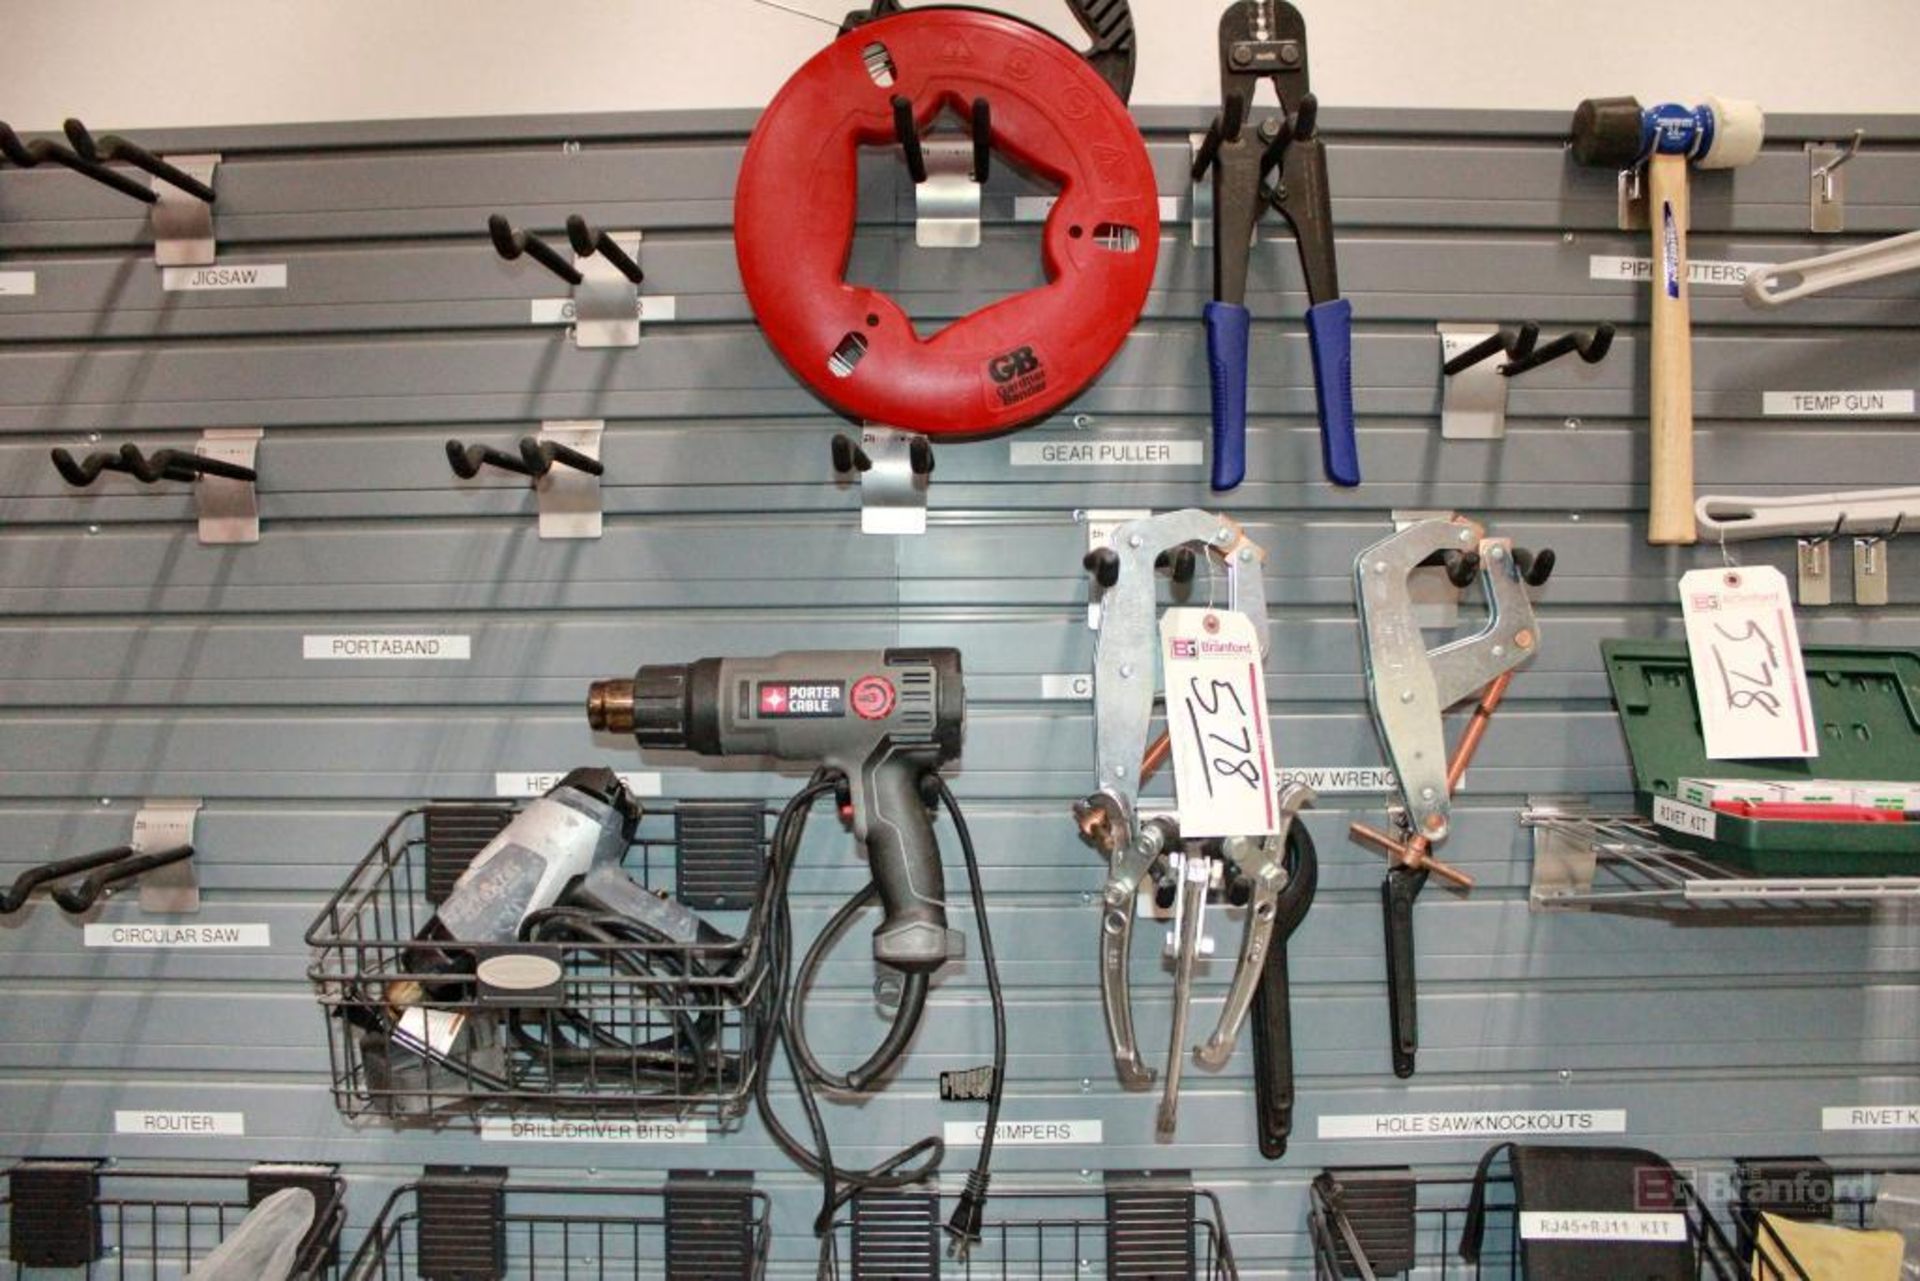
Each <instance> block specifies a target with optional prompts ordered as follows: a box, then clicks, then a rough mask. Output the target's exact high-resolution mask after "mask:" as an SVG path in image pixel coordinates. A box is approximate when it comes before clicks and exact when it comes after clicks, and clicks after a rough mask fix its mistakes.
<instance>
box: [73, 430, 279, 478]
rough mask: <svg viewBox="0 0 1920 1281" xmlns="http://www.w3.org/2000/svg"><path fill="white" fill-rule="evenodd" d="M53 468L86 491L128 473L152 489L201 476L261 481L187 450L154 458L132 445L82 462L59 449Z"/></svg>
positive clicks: (163, 452)
mask: <svg viewBox="0 0 1920 1281" xmlns="http://www.w3.org/2000/svg"><path fill="white" fill-rule="evenodd" d="M53 466H54V470H56V471H58V472H59V473H60V476H61V479H63V480H65V481H66V482H67V483H68V484H69V485H77V486H80V487H82V488H84V487H86V486H88V485H91V484H92V483H93V482H94V481H95V480H97V479H99V477H100V473H101V472H103V471H117V472H125V473H126V474H128V475H129V476H132V477H133V478H134V479H136V480H138V481H141V482H142V483H144V484H148V485H151V484H153V483H155V482H156V481H162V480H184V481H195V480H198V479H200V477H201V476H220V477H224V478H225V479H227V480H239V481H246V482H247V483H249V484H252V483H254V482H257V481H258V480H259V479H260V476H259V473H258V472H256V471H254V469H253V468H251V467H242V466H241V465H240V464H239V463H230V462H226V461H224V460H223V459H219V458H206V457H202V456H201V455H199V454H195V453H189V452H187V451H185V450H180V449H156V450H155V451H154V452H153V453H152V454H142V453H141V452H140V447H139V446H138V445H136V444H134V443H133V442H132V441H128V442H127V443H126V444H124V445H122V446H120V448H119V450H118V451H117V452H114V453H98V454H88V455H87V456H86V458H85V459H84V460H79V461H76V460H75V459H74V456H73V455H72V454H71V453H70V452H68V451H67V450H65V449H57V448H56V449H55V450H53Z"/></svg>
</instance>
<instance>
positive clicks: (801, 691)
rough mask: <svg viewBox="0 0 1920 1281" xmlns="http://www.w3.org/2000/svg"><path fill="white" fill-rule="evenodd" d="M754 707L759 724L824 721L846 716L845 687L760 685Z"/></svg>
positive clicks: (827, 683)
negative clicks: (761, 722) (757, 714)
mask: <svg viewBox="0 0 1920 1281" xmlns="http://www.w3.org/2000/svg"><path fill="white" fill-rule="evenodd" d="M754 706H755V707H756V708H758V709H759V714H760V719H762V720H808V719H824V718H826V717H830V716H845V715H846V714H847V687H846V686H845V685H844V684H842V683H841V682H839V681H814V682H811V683H807V684H801V683H799V682H797V681H761V682H760V684H759V686H758V688H757V689H756V690H755V693H754Z"/></svg>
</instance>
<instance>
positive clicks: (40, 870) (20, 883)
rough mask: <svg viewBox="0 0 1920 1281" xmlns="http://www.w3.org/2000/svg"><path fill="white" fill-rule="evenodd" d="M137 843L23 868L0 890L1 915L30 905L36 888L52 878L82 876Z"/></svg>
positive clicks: (113, 860)
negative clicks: (9, 883) (23, 869)
mask: <svg viewBox="0 0 1920 1281" xmlns="http://www.w3.org/2000/svg"><path fill="white" fill-rule="evenodd" d="M132 853H133V846H131V845H116V846H114V847H113V848H112V849H108V850H96V851H95V852H93V853H92V854H82V855H80V856H79V857H77V858H68V859H61V860H60V861H59V862H57V863H42V864H41V865H40V866H39V867H30V868H28V869H27V870H26V871H24V872H22V873H21V874H20V875H19V877H18V878H17V879H15V881H14V882H13V884H12V885H10V886H8V887H7V888H6V889H4V890H0V916H7V915H11V914H12V913H14V912H17V911H19V910H20V909H21V908H23V907H25V906H26V905H27V900H28V899H29V898H31V897H33V892H34V891H35V890H37V889H39V888H40V887H41V886H42V885H45V884H47V883H49V882H51V881H64V880H66V879H67V878H68V877H69V876H78V875H79V874H80V873H82V872H91V871H93V870H94V869H95V868H97V867H104V866H106V865H107V864H109V863H116V862H118V861H119V860H121V859H123V858H127V857H129V856H131V855H132Z"/></svg>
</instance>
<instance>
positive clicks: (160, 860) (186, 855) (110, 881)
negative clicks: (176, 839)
mask: <svg viewBox="0 0 1920 1281" xmlns="http://www.w3.org/2000/svg"><path fill="white" fill-rule="evenodd" d="M192 857H193V846H191V845H176V846H174V847H173V848H171V849H164V850H156V851H155V852H153V853H151V854H135V855H133V856H132V857H131V858H121V859H118V860H116V861H114V862H112V863H108V864H107V865H106V866H104V867H102V868H100V869H99V870H98V871H95V872H93V873H91V874H89V875H88V876H87V878H86V879H85V880H82V881H80V882H78V883H77V884H74V885H68V886H64V887H62V888H61V889H57V890H55V891H54V892H53V901H54V902H56V903H58V904H59V905H60V906H61V907H62V908H64V909H65V910H67V911H69V912H72V913H74V914H75V915H78V914H80V913H81V912H84V911H86V910H87V909H88V908H90V907H92V906H93V905H94V904H95V903H96V902H98V901H99V899H100V896H101V895H102V894H104V893H106V892H107V890H109V889H111V888H112V887H113V886H115V885H118V884H120V882H122V881H128V880H132V879H133V878H134V877H136V876H139V875H141V874H142V873H145V872H151V871H154V870H155V869H157V868H162V867H168V866H170V865H172V864H174V863H179V862H181V861H183V860H185V859H190V858H192Z"/></svg>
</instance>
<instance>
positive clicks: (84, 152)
mask: <svg viewBox="0 0 1920 1281" xmlns="http://www.w3.org/2000/svg"><path fill="white" fill-rule="evenodd" d="M63 128H64V129H65V131H66V135H67V141H68V142H70V143H72V144H73V149H74V150H75V151H77V152H79V153H80V155H81V156H82V157H84V158H85V159H87V160H90V161H92V162H94V163H95V164H100V163H103V162H105V161H109V160H124V161H126V162H127V163H128V164H130V165H132V166H133V167H134V168H135V169H141V170H145V171H146V172H147V173H150V174H152V175H153V176H154V177H156V178H158V179H160V180H161V181H162V182H169V183H172V184H173V185H174V186H176V187H178V188H180V190H182V191H184V192H186V193H187V194H188V195H190V196H192V197H193V198H194V199H196V200H203V201H205V202H206V203H208V204H212V203H213V201H214V190H213V188H212V187H209V186H208V185H207V184H206V183H204V182H202V181H200V180H199V179H198V178H196V177H194V176H193V175H192V174H190V173H188V172H187V171H186V170H184V169H182V168H180V167H179V166H178V165H174V164H169V163H168V162H167V161H165V160H163V159H161V158H160V157H159V156H156V155H154V154H153V153H152V152H151V151H148V150H147V149H146V148H145V147H141V146H138V145H136V144H134V143H132V142H129V141H127V140H126V139H125V138H122V137H120V136H119V135H118V134H111V133H109V134H102V135H101V136H100V137H98V138H95V137H94V136H93V134H91V133H89V132H88V130H87V127H86V126H85V125H83V124H81V123H80V122H79V121H78V120H75V119H73V118H72V117H68V119H67V122H66V124H65V125H64V126H63Z"/></svg>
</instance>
